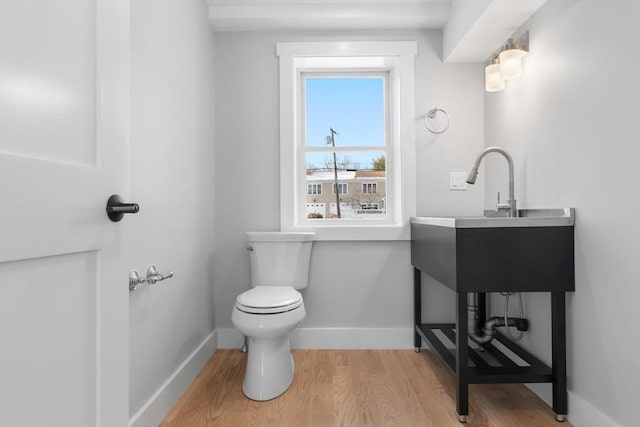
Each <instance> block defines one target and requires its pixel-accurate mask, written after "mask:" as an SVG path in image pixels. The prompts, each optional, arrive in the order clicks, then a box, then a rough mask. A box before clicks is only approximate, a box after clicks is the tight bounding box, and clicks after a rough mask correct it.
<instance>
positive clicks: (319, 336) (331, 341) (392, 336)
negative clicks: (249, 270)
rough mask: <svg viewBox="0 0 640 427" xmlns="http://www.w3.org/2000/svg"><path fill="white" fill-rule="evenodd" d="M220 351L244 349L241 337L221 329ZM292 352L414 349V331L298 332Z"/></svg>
mask: <svg viewBox="0 0 640 427" xmlns="http://www.w3.org/2000/svg"><path fill="white" fill-rule="evenodd" d="M216 331H217V332H218V348H241V347H242V343H243V337H242V334H241V333H240V332H239V331H238V330H237V329H235V328H219V329H217V330H216ZM291 348H299V349H325V350H337V349H341V350H342V349H344V350H347V349H351V350H355V349H362V350H365V349H366V350H383V349H411V348H414V347H413V328H298V329H296V330H295V331H293V333H292V334H291Z"/></svg>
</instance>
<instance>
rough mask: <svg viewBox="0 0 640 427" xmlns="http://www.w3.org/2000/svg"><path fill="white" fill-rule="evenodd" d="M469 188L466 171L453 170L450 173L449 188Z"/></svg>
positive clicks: (463, 189)
mask: <svg viewBox="0 0 640 427" xmlns="http://www.w3.org/2000/svg"><path fill="white" fill-rule="evenodd" d="M466 189H467V174H466V172H451V173H449V190H462V191H465V190H466Z"/></svg>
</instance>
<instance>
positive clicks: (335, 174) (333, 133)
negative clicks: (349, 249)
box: [327, 127, 341, 218]
mask: <svg viewBox="0 0 640 427" xmlns="http://www.w3.org/2000/svg"><path fill="white" fill-rule="evenodd" d="M329 131H330V132H331V136H330V137H328V138H327V144H329V143H331V146H332V147H333V148H336V139H335V136H336V135H339V133H338V132H336V131H335V130H333V128H332V127H330V128H329ZM333 177H334V184H333V185H334V186H335V189H336V209H337V212H338V218H341V216H340V189H339V188H338V162H337V161H336V150H333Z"/></svg>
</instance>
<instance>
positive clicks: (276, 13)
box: [207, 0, 546, 62]
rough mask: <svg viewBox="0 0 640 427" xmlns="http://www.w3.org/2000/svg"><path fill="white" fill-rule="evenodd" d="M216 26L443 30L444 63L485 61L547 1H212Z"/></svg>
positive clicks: (237, 28) (222, 28) (232, 28)
mask: <svg viewBox="0 0 640 427" xmlns="http://www.w3.org/2000/svg"><path fill="white" fill-rule="evenodd" d="M207 1H208V4H209V22H210V24H211V27H212V28H213V30H214V31H268V30H385V29H441V30H442V31H443V47H442V52H443V55H442V56H443V60H444V61H445V62H482V61H484V60H486V59H487V57H489V56H490V55H491V53H492V52H493V51H495V50H496V49H497V48H498V47H499V46H500V45H501V44H502V43H503V42H504V41H505V40H506V39H507V38H509V36H511V35H512V34H513V32H514V31H516V30H517V29H518V28H519V27H520V26H521V25H522V24H523V23H524V22H525V21H526V20H527V19H529V17H530V16H531V15H532V14H533V13H534V12H535V11H536V10H537V9H538V8H539V7H540V6H542V4H544V3H545V1H546V0H207Z"/></svg>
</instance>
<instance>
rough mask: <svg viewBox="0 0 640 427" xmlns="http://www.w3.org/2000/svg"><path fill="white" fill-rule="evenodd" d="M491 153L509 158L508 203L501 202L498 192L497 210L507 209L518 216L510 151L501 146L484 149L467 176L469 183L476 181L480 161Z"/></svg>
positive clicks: (511, 214) (510, 213)
mask: <svg viewBox="0 0 640 427" xmlns="http://www.w3.org/2000/svg"><path fill="white" fill-rule="evenodd" d="M489 153H499V154H502V155H503V156H504V158H505V159H507V162H508V163H509V200H507V203H500V193H498V204H497V206H496V210H497V211H507V212H508V213H509V216H510V217H513V218H515V217H516V216H518V210H517V208H516V198H515V194H514V184H513V159H512V158H511V156H510V155H509V153H507V152H506V151H505V150H503V149H502V148H500V147H489V148H486V149H484V150H483V151H482V152H481V153H480V154H479V155H478V158H477V159H476V163H475V164H474V165H473V168H471V171H470V172H469V176H467V183H469V184H475V183H476V177H477V176H478V168H479V167H480V162H481V161H482V159H483V158H484V156H486V155H487V154H489Z"/></svg>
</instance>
